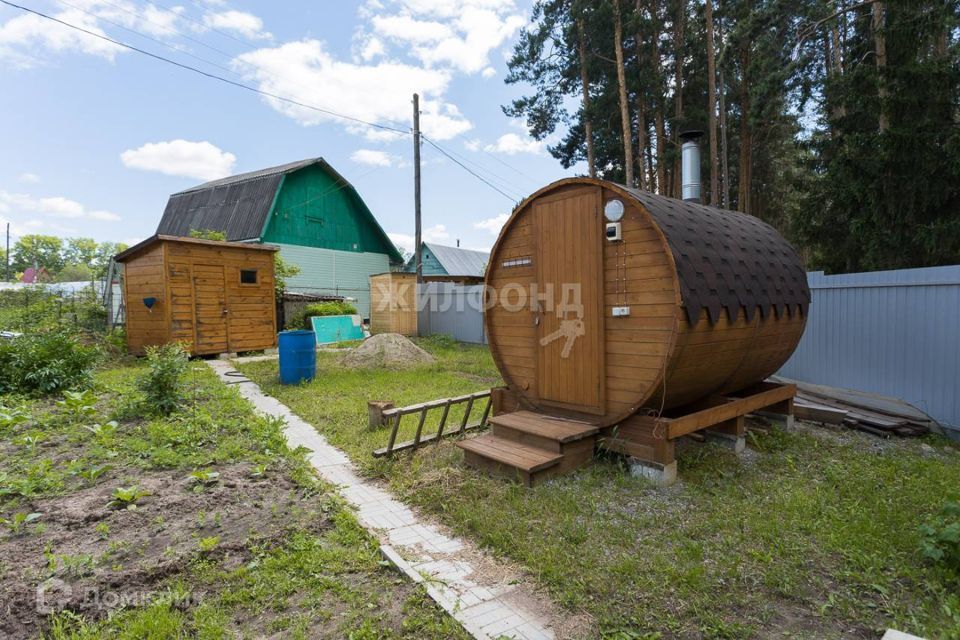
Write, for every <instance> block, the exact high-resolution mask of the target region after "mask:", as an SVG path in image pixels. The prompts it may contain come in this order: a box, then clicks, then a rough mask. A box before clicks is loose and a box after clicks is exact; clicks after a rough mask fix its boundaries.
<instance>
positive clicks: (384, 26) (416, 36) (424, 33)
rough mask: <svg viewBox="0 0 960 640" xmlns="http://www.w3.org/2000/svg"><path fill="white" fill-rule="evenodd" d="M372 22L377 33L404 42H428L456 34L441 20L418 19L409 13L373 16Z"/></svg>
mask: <svg viewBox="0 0 960 640" xmlns="http://www.w3.org/2000/svg"><path fill="white" fill-rule="evenodd" d="M371 22H372V23H373V29H374V31H376V32H377V33H379V34H381V35H383V36H385V37H387V38H395V39H397V40H402V41H404V42H412V43H417V44H426V43H433V42H437V41H438V40H444V39H446V38H451V37H453V35H454V32H453V30H452V29H451V28H450V27H449V26H447V25H445V24H443V23H441V22H435V21H432V20H416V19H414V18H411V17H410V16H409V15H394V16H379V15H377V16H373V19H372V20H371Z"/></svg>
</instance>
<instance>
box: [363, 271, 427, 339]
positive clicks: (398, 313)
mask: <svg viewBox="0 0 960 640" xmlns="http://www.w3.org/2000/svg"><path fill="white" fill-rule="evenodd" d="M370 333H399V334H401V335H404V336H415V335H417V274H415V273H406V272H403V271H391V272H388V273H378V274H376V275H372V276H370Z"/></svg>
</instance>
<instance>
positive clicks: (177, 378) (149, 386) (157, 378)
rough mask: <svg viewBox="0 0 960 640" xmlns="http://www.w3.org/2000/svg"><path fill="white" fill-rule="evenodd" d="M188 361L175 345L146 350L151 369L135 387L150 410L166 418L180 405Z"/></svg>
mask: <svg viewBox="0 0 960 640" xmlns="http://www.w3.org/2000/svg"><path fill="white" fill-rule="evenodd" d="M189 362H190V360H189V357H188V355H187V352H186V350H184V348H183V345H181V344H180V343H178V342H171V343H169V344H165V345H162V346H159V347H147V363H148V364H149V366H150V370H149V371H147V373H146V374H144V375H143V376H142V377H141V378H140V379H139V380H138V381H137V387H138V388H139V389H140V391H141V392H142V393H143V395H144V402H145V403H146V405H147V407H148V408H149V409H150V410H152V411H153V412H155V413H158V414H160V415H164V416H166V415H170V414H171V413H173V411H174V410H175V409H176V408H177V407H178V406H179V405H180V404H181V403H182V402H183V400H184V394H183V387H184V384H183V375H184V374H185V373H186V371H187V367H188V366H189Z"/></svg>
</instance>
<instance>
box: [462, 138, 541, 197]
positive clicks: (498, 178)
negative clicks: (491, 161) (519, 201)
mask: <svg viewBox="0 0 960 640" xmlns="http://www.w3.org/2000/svg"><path fill="white" fill-rule="evenodd" d="M454 139H456V138H454ZM446 150H447V152H448V153H450V154H451V155H453V156H456V157H457V158H459V159H460V160H461V161H462V162H464V163H467V164H470V165H473V167H474V169H475V170H476V171H478V172H481V173H486V174H488V175H487V177H488V179H490V180H491V181H493V182H499V186H500V187H501V188H503V189H506V190H508V191H510V192H511V193H512V194H521V193H524V189H522V188H520V187H518V186H517V185H516V184H514V183H513V182H511V181H510V180H508V179H507V178H504V177H503V176H502V175H500V174H498V173H494V172H493V171H492V170H490V169H488V168H487V167H485V166H483V165H482V164H480V163H479V162H477V161H475V160H471V159H470V158H467V157H466V156H464V155H463V154H460V153H457V152H456V151H454V150H453V149H450V148H447V149H446ZM491 176H492V177H491Z"/></svg>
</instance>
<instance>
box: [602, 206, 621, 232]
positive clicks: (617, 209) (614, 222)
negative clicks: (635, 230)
mask: <svg viewBox="0 0 960 640" xmlns="http://www.w3.org/2000/svg"><path fill="white" fill-rule="evenodd" d="M603 215H604V217H605V218H606V219H607V229H606V233H605V235H606V238H607V240H609V241H610V242H619V241H620V240H623V233H622V232H621V229H620V220H621V219H622V218H623V203H622V202H621V201H619V200H607V204H605V205H603Z"/></svg>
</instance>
